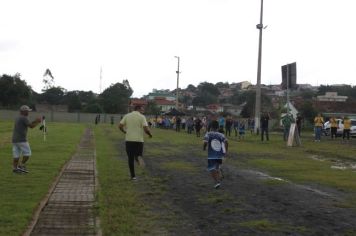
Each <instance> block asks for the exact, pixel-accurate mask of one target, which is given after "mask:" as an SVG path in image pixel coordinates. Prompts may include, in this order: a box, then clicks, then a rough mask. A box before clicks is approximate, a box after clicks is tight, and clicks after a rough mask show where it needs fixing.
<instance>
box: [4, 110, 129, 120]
mask: <svg viewBox="0 0 356 236" xmlns="http://www.w3.org/2000/svg"><path fill="white" fill-rule="evenodd" d="M18 115H19V111H12V110H0V121H12V120H14V119H15V118H16V117H17V116H18ZM97 115H99V114H95V113H79V112H78V113H69V112H55V111H49V112H36V111H33V112H30V113H29V119H30V120H33V119H35V118H36V117H42V116H45V117H46V121H50V122H68V123H94V122H95V118H96V116H97ZM122 116H123V115H121V114H100V122H101V123H110V122H111V117H113V119H114V123H117V122H118V121H119V120H120V119H121V117H122Z"/></svg>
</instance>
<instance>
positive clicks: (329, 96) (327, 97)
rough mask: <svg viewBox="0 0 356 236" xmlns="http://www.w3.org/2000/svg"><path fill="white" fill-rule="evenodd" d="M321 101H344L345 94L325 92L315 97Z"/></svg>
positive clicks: (345, 98)
mask: <svg viewBox="0 0 356 236" xmlns="http://www.w3.org/2000/svg"><path fill="white" fill-rule="evenodd" d="M317 100H318V101H321V102H346V100H347V96H338V95H337V92H326V93H325V95H320V96H318V97H317Z"/></svg>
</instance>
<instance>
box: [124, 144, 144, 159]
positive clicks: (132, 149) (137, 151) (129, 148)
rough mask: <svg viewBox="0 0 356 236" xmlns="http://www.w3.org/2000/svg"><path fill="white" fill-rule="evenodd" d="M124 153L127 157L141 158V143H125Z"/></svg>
mask: <svg viewBox="0 0 356 236" xmlns="http://www.w3.org/2000/svg"><path fill="white" fill-rule="evenodd" d="M126 153H127V156H129V157H130V156H134V157H138V156H142V153H143V142H131V141H126Z"/></svg>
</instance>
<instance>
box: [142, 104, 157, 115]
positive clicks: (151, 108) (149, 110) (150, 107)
mask: <svg viewBox="0 0 356 236" xmlns="http://www.w3.org/2000/svg"><path fill="white" fill-rule="evenodd" d="M160 112H161V109H160V108H159V107H158V106H157V104H156V103H155V102H154V101H148V104H147V106H146V109H145V113H146V114H149V115H159V114H160Z"/></svg>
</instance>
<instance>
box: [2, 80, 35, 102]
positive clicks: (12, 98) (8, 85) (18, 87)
mask: <svg viewBox="0 0 356 236" xmlns="http://www.w3.org/2000/svg"><path fill="white" fill-rule="evenodd" d="M0 91H1V92H0V103H1V105H2V106H4V107H13V106H17V105H20V104H28V105H30V104H29V103H30V100H31V95H32V89H31V87H30V86H28V85H27V84H26V82H25V81H24V80H21V75H20V74H19V73H17V74H15V75H14V76H10V75H2V76H1V77H0Z"/></svg>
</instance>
